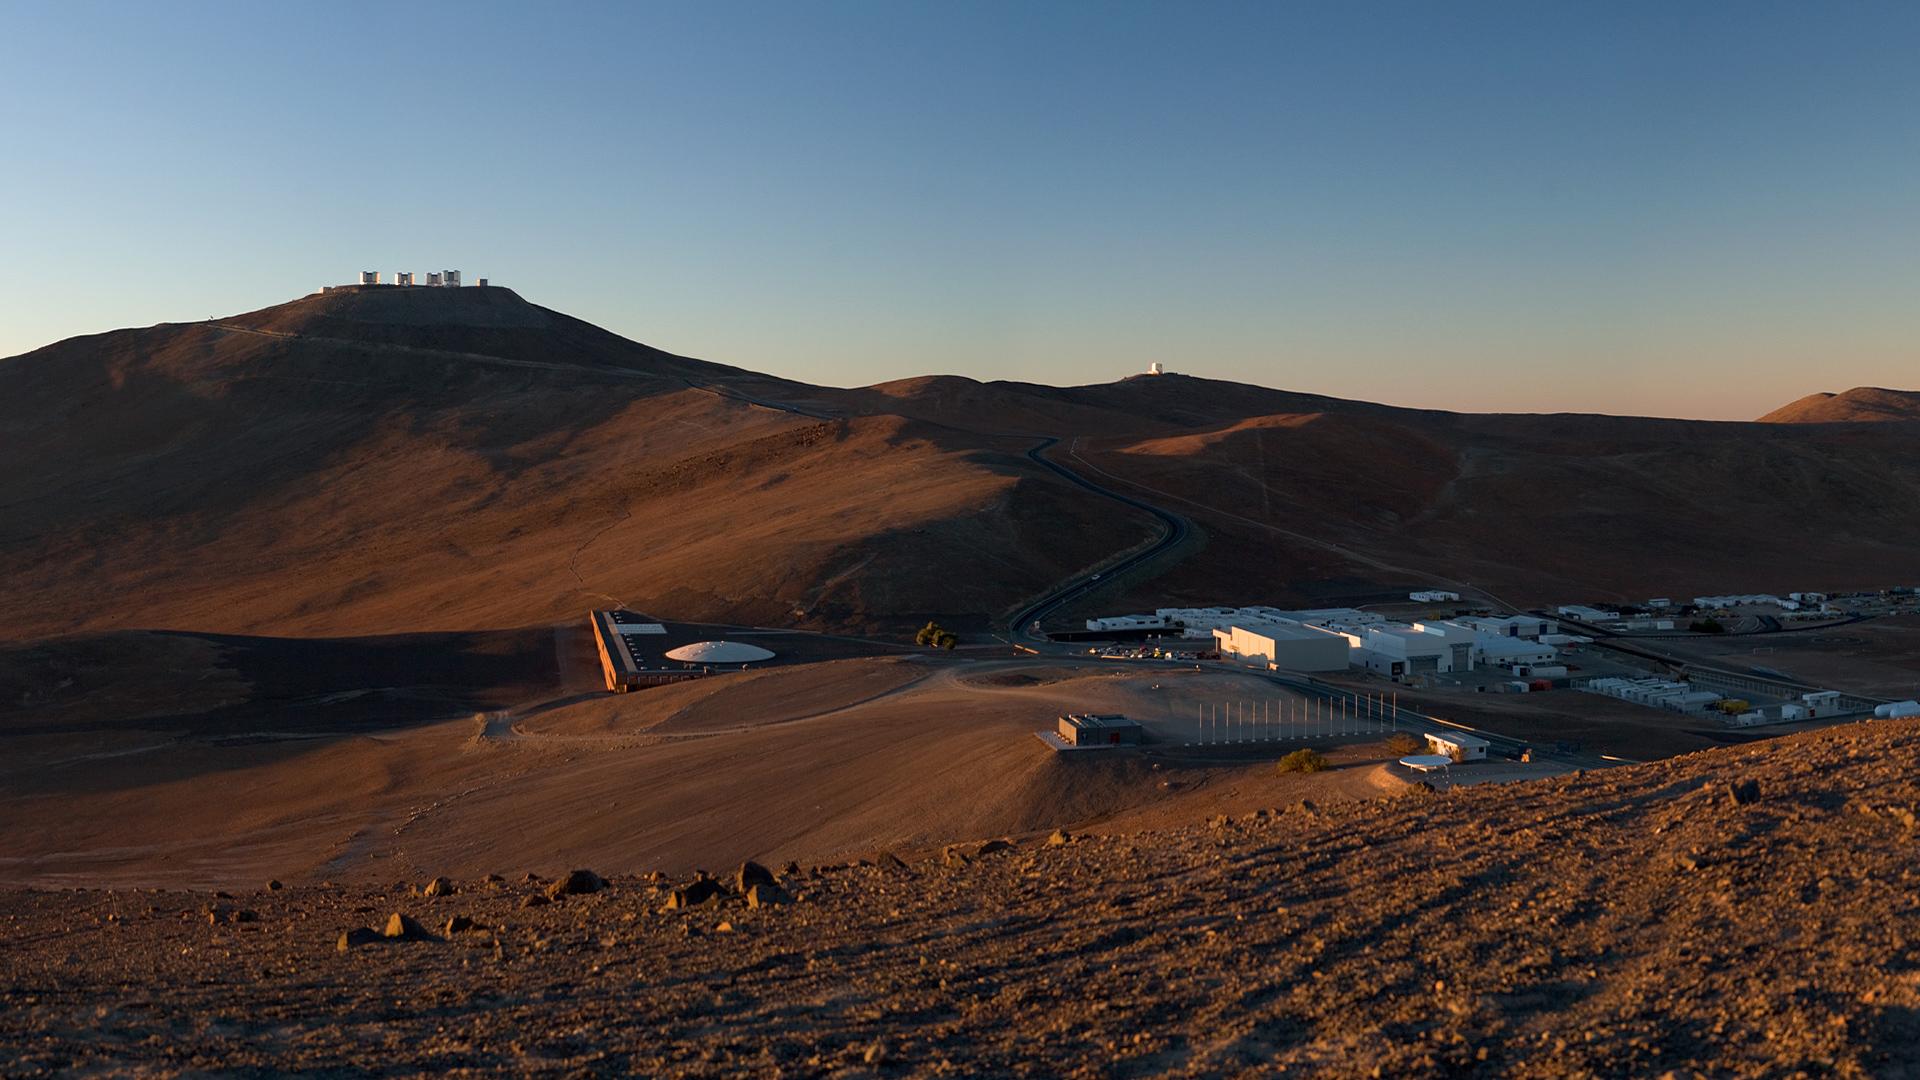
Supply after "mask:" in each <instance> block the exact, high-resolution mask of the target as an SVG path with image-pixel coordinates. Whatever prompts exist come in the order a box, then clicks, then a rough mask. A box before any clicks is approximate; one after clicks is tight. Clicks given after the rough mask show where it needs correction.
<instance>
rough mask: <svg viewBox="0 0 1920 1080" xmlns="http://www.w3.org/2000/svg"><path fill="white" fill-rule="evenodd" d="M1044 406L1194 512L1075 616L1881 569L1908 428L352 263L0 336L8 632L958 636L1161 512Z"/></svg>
mask: <svg viewBox="0 0 1920 1080" xmlns="http://www.w3.org/2000/svg"><path fill="white" fill-rule="evenodd" d="M1855 393H1858V392H1855ZM1042 436H1045V437H1049V438H1057V439H1059V440H1060V442H1059V444H1058V445H1056V446H1055V447H1054V448H1053V450H1052V451H1050V455H1051V457H1052V459H1053V460H1055V461H1058V462H1062V463H1064V464H1066V465H1067V466H1068V467H1070V468H1072V469H1074V470H1076V471H1078V472H1080V473H1081V474H1082V475H1084V476H1087V477H1089V478H1090V479H1093V480H1095V481H1096V482H1098V483H1101V484H1105V485H1107V486H1108V487H1110V488H1112V489H1114V490H1116V491H1122V492H1125V493H1127V494H1129V495H1131V496H1134V497H1136V498H1141V499H1144V500H1146V501H1148V502H1150V503H1154V504H1156V505H1159V506H1161V507H1163V508H1164V509H1167V510H1170V511H1172V512H1174V513H1177V514H1180V515H1183V516H1185V517H1188V518H1190V519H1191V520H1192V521H1193V522H1194V523H1195V524H1196V525H1198V526H1199V528H1198V530H1196V532H1195V533H1194V538H1193V541H1192V542H1191V543H1189V544H1187V545H1184V546H1183V547H1182V548H1181V549H1180V550H1179V551H1178V552H1176V553H1175V554H1174V556H1173V557H1172V558H1170V559H1165V560H1162V561H1160V562H1159V563H1156V564H1153V565H1151V566H1150V567H1149V568H1148V569H1147V570H1146V571H1145V572H1143V573H1141V574H1137V575H1132V576H1122V577H1120V578H1117V579H1113V580H1112V581H1111V582H1110V583H1109V586H1108V588H1107V589H1106V591H1104V592H1102V593H1096V594H1094V595H1090V596H1087V597H1086V598H1084V599H1083V600H1082V601H1079V604H1080V607H1081V608H1082V609H1094V608H1100V607H1111V606H1122V605H1131V604H1149V605H1150V604H1152V603H1154V602H1163V601H1182V600H1185V601H1195V602H1206V603H1217V602H1222V601H1248V602H1250V601H1267V602H1286V601H1291V600H1300V601H1307V600H1338V599H1357V598H1362V597H1373V598H1378V597H1383V596H1390V595H1393V594H1395V593H1396V592H1403V591H1404V590H1405V589H1406V587H1408V586H1410V585H1419V584H1429V583H1439V582H1453V583H1456V584H1459V585H1461V586H1463V587H1464V588H1467V589H1469V590H1475V591H1478V592H1482V593H1485V594H1490V595H1492V596H1495V597H1498V598H1500V599H1502V600H1506V601H1510V602H1514V603H1540V602H1546V601H1550V600H1555V599H1565V598H1569V597H1596V596H1622V597H1632V596H1644V595H1657V594H1660V593H1678V594H1682V595H1691V594H1692V593H1693V592H1700V591H1710V590H1717V589H1728V590H1735V589H1750V588H1786V587H1824V588H1840V587H1847V586H1870V585H1881V584H1885V583H1887V582H1890V581H1902V580H1906V578H1908V577H1910V576H1911V574H1910V571H1911V558H1910V551H1911V547H1910V545H1909V544H1908V543H1907V542H1906V541H1905V539H1904V538H1905V537H1908V536H1912V535H1914V534H1915V532H1916V531H1920V446H1917V445H1916V440H1913V439H1912V438H1911V437H1907V436H1905V435H1903V434H1902V431H1901V429H1898V428H1897V426H1893V425H1854V426H1843V427H1832V426H1820V425H1803V426H1800V427H1794V428H1788V427H1783V426H1781V425H1776V424H1769V425H1755V424H1720V423H1702V422H1690V421H1669V420H1646V419H1638V418H1632V417H1607V416H1581V415H1561V416H1525V415H1471V414H1456V413H1445V412H1432V411H1422V410H1412V409H1399V408H1392V407H1387V406H1381V405H1373V404H1368V403H1365V402H1354V401H1342V400H1339V399H1334V398H1327V397H1321V396H1316V395H1308V394H1297V393H1291V392H1287V391H1281V390H1273V389H1267V388H1262V387H1254V386H1246V385H1241V384H1237V383H1231V382H1222V381H1217V380H1207V379H1197V378H1190V377H1186V376H1179V375H1170V376H1161V377H1147V376H1136V377H1133V378H1128V379H1124V380H1121V381H1118V382H1114V383H1108V384H1101V385H1092V386H1079V387H1049V386H1041V385H1036V384H1028V383H1012V382H994V383H979V382H975V381H973V380H969V379H962V378H956V377H946V376H941V377H929V378H923V379H913V380H906V381H902V382H896V383H887V384H883V385H881V386H876V387H870V388H865V389H858V390H836V389H831V388H826V387H815V386H806V385H803V384H798V383H794V382H790V381H785V380H780V379H775V378H769V377H766V376H760V375H755V374H752V373H750V372H745V371H741V370H739V369H735V368H728V367H723V366H720V365H714V364H708V363H704V362H701V361H698V360H693V359H689V358H686V357H680V356H675V355H672V354H669V353H665V352H662V351H660V350H657V349H652V348H649V347H647V346H645V345H641V344H638V343H635V342H632V341H628V340H626V339H624V338H620V337H618V336H616V335H613V334H610V333H607V332H605V331H602V330H600V329H598V328H596V327H593V326H590V325H588V324H586V323H582V322H580V321H578V320H575V319H571V318H569V317H567V316H565V315H563V314H560V313H558V312H555V311H551V310H549V309H546V308H542V307H539V306H537V305H534V304H530V303H527V302H526V301H524V300H523V299H521V298H520V297H519V296H518V295H516V294H514V293H513V292H512V291H511V290H507V289H500V288H488V289H457V290H454V289H437V290H436V289H415V290H406V289H396V288H385V289H381V288H374V289H367V290H359V291H346V292H339V293H330V294H325V295H316V296H311V297H306V298H302V299H300V300H296V301H293V302H291V303H288V304H283V305H279V306H276V307H272V308H267V309H264V310H261V311H257V312H251V313H248V314H245V315H239V316H234V317H232V318H229V319H223V320H217V321H215V322H211V323H193V324H164V325H161V326H156V327H152V328H148V329H144V330H121V331H115V332H113V333H109V334H101V335H94V336H90V337H84V338H75V339H72V340H69V341H64V342H60V343H58V344H55V345H51V346H48V347H47V348H44V349H41V350H38V351H36V352H33V353H29V354H26V355H24V356H20V357H15V358H13V359H10V360H4V361H0V437H4V439H5V441H6V446H7V449H8V460H9V465H10V466H11V467H10V468H9V469H8V470H6V471H5V473H4V474H0V580H4V581H5V583H6V584H5V585H4V587H0V628H3V629H0V634H4V635H6V636H9V637H12V638H15V639H30V638H34V637H39V636H44V635H47V634H53V633H63V632H73V631H83V630H109V629H116V628H125V627H173V628H183V629H196V630H209V631H223V632H245V633H265V634H274V635H283V634H296V635H317V634H366V633H400V632H408V631H422V630H461V629H476V628H483V627H503V626H521V625H529V624H533V623H540V622H551V621H554V620H559V619H565V618H572V617H575V616H577V614H578V612H579V611H580V610H581V609H583V608H585V607H587V606H590V605H595V604H606V603H610V602H614V601H619V602H624V603H626V604H628V605H630V606H633V607H636V608H640V609H642V610H648V611H655V612H657V613H659V614H661V615H663V616H667V617H671V618H678V619H686V620H700V621H745V622H772V623H780V624H796V625H803V626H814V627H823V628H829V627H830V628H886V629H889V630H898V629H900V628H901V627H903V626H906V625H908V624H912V623H915V622H918V621H921V620H924V619H926V618H929V617H935V618H941V619H944V620H947V621H948V622H950V623H953V624H955V625H959V626H961V627H963V628H967V629H974V630H978V629H984V628H986V627H987V626H989V625H991V624H993V623H994V622H996V621H997V620H1000V619H1003V618H1005V617H1007V616H1008V615H1009V614H1011V612H1012V611H1014V610H1015V609H1016V608H1017V607H1018V606H1019V605H1020V604H1022V603H1023V602H1025V601H1028V600H1031V599H1034V598H1036V597H1038V596H1040V595H1042V594H1044V593H1045V592H1046V591H1047V590H1048V589H1049V588H1050V587H1051V586H1052V585H1054V584H1056V583H1058V582H1060V581H1062V580H1063V579H1067V578H1069V577H1072V576H1074V575H1076V574H1082V573H1085V572H1087V571H1088V570H1089V569H1091V568H1092V567H1094V566H1096V565H1098V564H1099V563H1100V562H1101V561H1102V560H1105V559H1107V558H1109V557H1111V556H1114V555H1116V554H1117V553H1119V552H1122V551H1124V550H1126V549H1129V548H1132V547H1134V546H1135V545H1138V544H1141V543H1143V542H1145V541H1147V540H1149V539H1150V538H1151V537H1152V536H1153V535H1154V533H1155V529H1154V527H1153V523H1152V522H1151V520H1150V519H1149V518H1148V516H1147V515H1146V514H1144V513H1143V512H1141V511H1139V510H1137V509H1133V508H1130V507H1126V506H1123V505H1121V504H1120V503H1117V502H1115V501H1113V500H1110V499H1107V498H1103V497H1101V496H1100V495H1098V494H1096V493H1093V492H1090V491H1087V490H1085V489H1082V488H1080V487H1076V486H1074V485H1072V484H1070V483H1068V482H1067V481H1065V480H1064V479H1062V478H1061V477H1059V476H1057V475H1056V474H1054V473H1053V472H1051V471H1049V470H1046V469H1043V468H1040V467H1038V466H1036V465H1035V464H1034V463H1033V462H1032V461H1030V460H1028V459H1027V457H1026V456H1025V455H1026V452H1027V451H1028V450H1030V449H1031V448H1032V447H1033V446H1035V444H1036V441H1037V440H1038V439H1039V438H1040V437H1042ZM1809 522H1818V528H1817V529H1815V528H1810V527H1808V526H1807V524H1806V523H1809ZM1062 614H1063V615H1066V616H1069V617H1070V616H1072V615H1073V614H1075V612H1074V611H1073V610H1069V611H1067V612H1063V613H1062Z"/></svg>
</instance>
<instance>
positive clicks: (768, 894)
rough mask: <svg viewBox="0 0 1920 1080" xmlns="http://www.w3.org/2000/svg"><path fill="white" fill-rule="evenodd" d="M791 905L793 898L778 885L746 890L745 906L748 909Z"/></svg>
mask: <svg viewBox="0 0 1920 1080" xmlns="http://www.w3.org/2000/svg"><path fill="white" fill-rule="evenodd" d="M791 903H793V897H792V896H791V895H790V894H789V893H788V892H787V890H785V889H783V888H781V887H780V886H778V885H755V886H753V887H752V888H750V889H748V890H747V906H748V907H750V908H763V907H778V906H780V905H782V904H791Z"/></svg>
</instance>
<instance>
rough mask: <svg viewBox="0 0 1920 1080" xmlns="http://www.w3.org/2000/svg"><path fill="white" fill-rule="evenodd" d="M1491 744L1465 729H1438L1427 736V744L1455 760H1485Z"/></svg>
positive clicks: (1436, 751)
mask: <svg viewBox="0 0 1920 1080" xmlns="http://www.w3.org/2000/svg"><path fill="white" fill-rule="evenodd" d="M1490 745H1491V744H1490V743H1488V742H1487V740H1485V739H1483V738H1481V737H1480V736H1478V735H1469V734H1467V733H1466V732H1464V731H1437V732H1434V733H1433V734H1431V735H1428V736H1427V746H1428V747H1429V748H1430V749H1431V750H1432V751H1433V752H1434V753H1436V754H1445V755H1446V756H1447V757H1450V758H1452V759H1453V760H1455V761H1485V760H1486V759H1487V747H1488V746H1490Z"/></svg>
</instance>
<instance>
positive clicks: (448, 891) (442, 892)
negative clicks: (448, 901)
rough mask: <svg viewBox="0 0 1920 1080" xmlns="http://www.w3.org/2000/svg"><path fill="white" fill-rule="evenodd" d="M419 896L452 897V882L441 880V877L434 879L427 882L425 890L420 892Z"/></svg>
mask: <svg viewBox="0 0 1920 1080" xmlns="http://www.w3.org/2000/svg"><path fill="white" fill-rule="evenodd" d="M420 895H421V896H452V895H453V882H451V881H448V880H447V879H446V878H443V877H437V878H434V879H433V880H432V881H429V882H427V887H426V888H424V889H421V890H420Z"/></svg>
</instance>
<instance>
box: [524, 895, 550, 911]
mask: <svg viewBox="0 0 1920 1080" xmlns="http://www.w3.org/2000/svg"><path fill="white" fill-rule="evenodd" d="M551 903H553V901H551V900H549V899H547V894H546V893H528V894H527V895H526V897H525V898H524V899H522V900H521V901H520V906H521V907H523V908H532V907H546V906H547V905H548V904H551Z"/></svg>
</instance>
